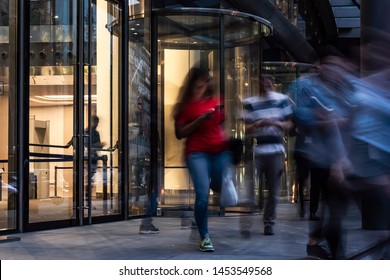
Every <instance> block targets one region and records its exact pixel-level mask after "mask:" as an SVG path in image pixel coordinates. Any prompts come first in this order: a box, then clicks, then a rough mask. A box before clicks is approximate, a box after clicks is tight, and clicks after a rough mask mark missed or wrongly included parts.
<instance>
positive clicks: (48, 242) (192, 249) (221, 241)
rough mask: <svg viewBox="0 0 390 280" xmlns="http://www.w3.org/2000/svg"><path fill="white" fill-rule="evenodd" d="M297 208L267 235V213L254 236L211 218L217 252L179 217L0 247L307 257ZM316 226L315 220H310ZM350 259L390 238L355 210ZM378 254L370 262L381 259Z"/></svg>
mask: <svg viewBox="0 0 390 280" xmlns="http://www.w3.org/2000/svg"><path fill="white" fill-rule="evenodd" d="M296 207H297V205H295V204H289V203H284V204H279V205H278V220H277V225H276V226H275V235H273V236H265V235H264V234H263V226H262V223H261V220H262V215H261V214H256V215H254V216H253V218H254V221H255V223H254V225H253V227H252V230H251V238H250V239H244V238H243V237H242V236H241V234H240V226H239V221H240V216H242V215H238V214H230V213H228V214H227V215H226V216H223V217H210V218H209V228H210V235H211V238H212V240H213V243H214V247H215V252H213V253H202V252H200V251H199V250H198V233H197V230H191V229H181V228H180V218H172V217H157V218H154V225H155V226H156V227H158V228H159V229H160V233H159V234H152V235H141V234H139V233H138V229H139V225H140V220H130V221H121V222H112V223H106V224H97V225H90V226H81V227H72V228H65V229H56V230H46V231H39V232H29V233H23V234H15V236H18V237H20V238H21V240H20V241H16V242H8V243H0V259H2V260H20V259H22V260H31V259H37V260H79V259H80V260H119V259H122V260H127V259H129V260H130V259H133V260H134V259H137V260H142V259H152V260H162V259H166V260H172V259H180V260H207V259H215V260H236V259H237V260H243V259H251V260H252V259H253V260H293V259H305V258H306V252H305V248H306V241H307V232H308V223H309V221H307V220H306V219H301V218H299V217H298V214H297V209H296ZM310 223H313V222H310ZM344 224H345V228H346V232H345V234H346V237H347V257H349V258H354V257H358V258H361V257H359V256H360V255H359V254H360V253H362V252H365V251H366V250H367V249H370V248H373V247H375V246H376V245H377V244H378V243H380V242H383V240H385V239H386V238H388V236H389V231H374V230H363V229H361V222H360V214H359V211H358V210H357V209H356V208H354V207H351V208H350V210H349V211H348V215H347V218H346V220H345V223H344ZM377 254H378V252H373V253H370V254H369V255H368V256H365V257H364V258H365V259H376V258H380V257H379V256H378V255H377Z"/></svg>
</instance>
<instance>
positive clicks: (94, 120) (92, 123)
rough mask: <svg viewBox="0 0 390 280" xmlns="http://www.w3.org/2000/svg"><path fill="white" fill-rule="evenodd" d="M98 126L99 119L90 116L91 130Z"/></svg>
mask: <svg viewBox="0 0 390 280" xmlns="http://www.w3.org/2000/svg"><path fill="white" fill-rule="evenodd" d="M98 125H99V117H98V116H95V115H93V116H91V128H92V129H96V128H97V126H98Z"/></svg>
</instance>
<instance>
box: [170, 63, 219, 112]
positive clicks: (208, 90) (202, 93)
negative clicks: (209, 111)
mask: <svg viewBox="0 0 390 280" xmlns="http://www.w3.org/2000/svg"><path fill="white" fill-rule="evenodd" d="M210 80H211V77H210V74H209V70H208V69H206V68H199V67H193V68H191V69H190V71H189V72H188V74H187V76H186V78H185V79H184V81H185V82H184V84H183V86H182V87H181V89H180V92H179V95H178V98H177V103H176V105H175V107H174V109H173V110H174V111H173V116H176V115H177V114H178V113H179V112H180V111H181V109H182V108H183V107H184V106H185V105H186V104H187V103H188V102H190V101H191V100H197V99H203V98H208V97H211V96H212V95H213V94H214V89H213V87H212V85H211V83H210Z"/></svg>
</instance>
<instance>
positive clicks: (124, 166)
mask: <svg viewBox="0 0 390 280" xmlns="http://www.w3.org/2000/svg"><path fill="white" fill-rule="evenodd" d="M120 8H121V10H122V13H121V16H120V19H119V21H120V28H121V32H120V36H119V45H120V50H119V53H120V56H119V57H120V58H121V63H120V71H119V73H120V90H119V99H120V102H119V104H121V107H120V145H119V147H120V149H119V159H120V166H119V171H120V179H121V193H122V202H123V204H122V205H123V215H124V219H127V217H128V216H129V199H128V198H129V133H128V130H129V128H128V123H129V82H128V77H129V5H128V0H122V1H121V2H120Z"/></svg>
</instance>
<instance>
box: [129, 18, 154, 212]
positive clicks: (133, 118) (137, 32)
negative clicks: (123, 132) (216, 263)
mask: <svg viewBox="0 0 390 280" xmlns="http://www.w3.org/2000/svg"><path fill="white" fill-rule="evenodd" d="M148 21H149V18H142V19H134V20H131V21H129V124H128V128H129V130H128V135H129V136H128V137H129V186H128V187H129V209H128V211H129V215H130V216H138V215H150V214H151V212H152V209H151V204H152V203H151V202H152V197H155V196H156V192H154V191H152V190H151V180H150V177H151V137H152V135H151V126H150V124H151V94H150V92H151V76H150V73H151V65H150V63H151V57H150V47H149V45H148V44H149V43H150V39H149V38H148V37H147V36H148V33H149V31H148V26H150V24H148ZM153 137H159V136H158V135H154V136H153ZM153 201H155V199H153Z"/></svg>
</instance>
